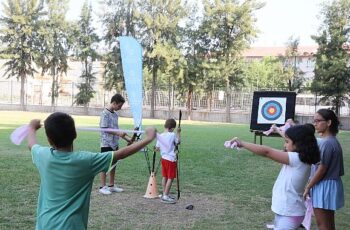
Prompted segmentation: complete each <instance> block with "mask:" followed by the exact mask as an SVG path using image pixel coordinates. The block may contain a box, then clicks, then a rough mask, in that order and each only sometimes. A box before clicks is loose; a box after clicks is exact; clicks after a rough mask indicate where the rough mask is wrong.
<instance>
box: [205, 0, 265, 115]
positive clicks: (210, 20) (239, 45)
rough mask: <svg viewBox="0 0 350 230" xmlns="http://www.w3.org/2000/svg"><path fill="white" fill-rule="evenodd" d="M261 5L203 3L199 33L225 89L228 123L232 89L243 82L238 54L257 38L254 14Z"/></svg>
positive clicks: (238, 2)
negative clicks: (204, 37) (206, 41)
mask: <svg viewBox="0 0 350 230" xmlns="http://www.w3.org/2000/svg"><path fill="white" fill-rule="evenodd" d="M261 7H262V5H261V4H258V3H257V2H256V1H254V0H246V1H236V0H231V1H209V0H204V19H203V24H202V27H203V28H202V29H203V30H204V31H206V32H207V34H208V43H207V45H208V48H209V51H210V53H212V54H213V56H214V57H215V59H216V65H217V67H218V68H219V69H220V76H222V78H223V79H224V81H225V85H226V86H225V87H226V121H227V122H230V109H231V88H232V87H235V86H239V85H241V84H242V82H243V79H242V78H243V75H242V63H243V62H242V56H241V52H242V51H243V50H244V49H246V48H247V47H248V45H249V43H250V42H251V40H252V39H253V38H254V37H255V36H256V32H257V31H256V29H255V27H254V17H253V12H254V10H257V9H259V8H261Z"/></svg>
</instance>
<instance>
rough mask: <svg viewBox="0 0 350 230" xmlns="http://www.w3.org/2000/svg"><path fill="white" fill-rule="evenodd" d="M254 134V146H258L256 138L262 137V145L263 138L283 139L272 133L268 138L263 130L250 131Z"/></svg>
mask: <svg viewBox="0 0 350 230" xmlns="http://www.w3.org/2000/svg"><path fill="white" fill-rule="evenodd" d="M250 132H252V133H253V134H254V144H256V137H257V136H259V137H260V145H262V137H281V135H279V134H278V133H270V135H268V136H266V135H265V134H264V133H263V132H264V131H263V130H252V129H251V130H250Z"/></svg>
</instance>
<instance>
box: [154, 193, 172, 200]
mask: <svg viewBox="0 0 350 230" xmlns="http://www.w3.org/2000/svg"><path fill="white" fill-rule="evenodd" d="M158 197H159V198H160V199H162V197H163V194H159V195H158ZM168 197H170V198H171V199H173V200H175V199H176V197H175V196H174V195H172V194H169V195H168Z"/></svg>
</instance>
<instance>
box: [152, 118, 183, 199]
mask: <svg viewBox="0 0 350 230" xmlns="http://www.w3.org/2000/svg"><path fill="white" fill-rule="evenodd" d="M164 128H165V130H164V132H163V133H162V134H161V136H162V139H163V140H164V141H163V142H162V143H163V144H166V145H167V146H165V145H163V144H161V143H160V142H158V141H157V144H156V151H160V154H161V156H162V176H163V179H162V187H163V195H162V196H161V200H162V202H164V203H169V204H174V203H176V201H175V198H173V197H170V196H169V192H170V188H171V185H172V183H173V180H174V179H175V178H176V170H177V156H176V153H175V147H176V145H178V144H180V132H181V129H180V127H179V128H177V131H176V134H175V133H174V129H175V128H176V121H175V120H174V119H172V118H171V119H167V120H166V121H165V124H164Z"/></svg>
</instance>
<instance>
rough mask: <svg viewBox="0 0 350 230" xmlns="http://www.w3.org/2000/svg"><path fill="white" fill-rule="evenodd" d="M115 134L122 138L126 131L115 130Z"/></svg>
mask: <svg viewBox="0 0 350 230" xmlns="http://www.w3.org/2000/svg"><path fill="white" fill-rule="evenodd" d="M115 135H117V136H118V137H121V138H124V137H125V136H126V133H124V132H118V131H117V132H115Z"/></svg>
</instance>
